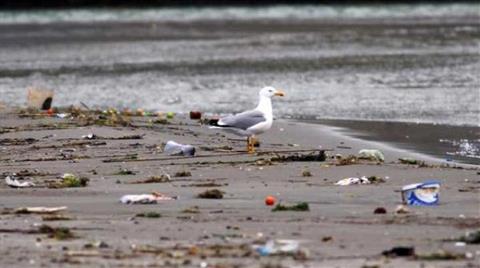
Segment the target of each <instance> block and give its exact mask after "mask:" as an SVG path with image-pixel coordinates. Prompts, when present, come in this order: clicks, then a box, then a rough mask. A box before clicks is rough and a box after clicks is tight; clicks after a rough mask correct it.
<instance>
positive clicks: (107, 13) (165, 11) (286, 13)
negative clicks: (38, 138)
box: [0, 3, 480, 24]
mask: <svg viewBox="0 0 480 268" xmlns="http://www.w3.org/2000/svg"><path fill="white" fill-rule="evenodd" d="M479 10H480V4H478V3H477V4H476V3H469V4H463V3H458V4H416V5H408V4H398V5H358V6H346V5H345V6H343V5H339V6H332V5H313V6H312V5H303V6H281V5H280V6H267V7H215V8H149V9H131V8H128V9H121V8H119V9H71V10H70V9H69V10H40V11H38V10H32V11H0V24H10V23H17V24H18V23H53V22H107V21H114V22H120V21H123V22H131V21H195V20H229V19H231V20H255V19H338V18H341V19H345V18H369V19H372V18H389V19H390V18H415V17H425V16H427V17H442V16H460V17H462V16H479V15H480V14H479V13H480V11H479Z"/></svg>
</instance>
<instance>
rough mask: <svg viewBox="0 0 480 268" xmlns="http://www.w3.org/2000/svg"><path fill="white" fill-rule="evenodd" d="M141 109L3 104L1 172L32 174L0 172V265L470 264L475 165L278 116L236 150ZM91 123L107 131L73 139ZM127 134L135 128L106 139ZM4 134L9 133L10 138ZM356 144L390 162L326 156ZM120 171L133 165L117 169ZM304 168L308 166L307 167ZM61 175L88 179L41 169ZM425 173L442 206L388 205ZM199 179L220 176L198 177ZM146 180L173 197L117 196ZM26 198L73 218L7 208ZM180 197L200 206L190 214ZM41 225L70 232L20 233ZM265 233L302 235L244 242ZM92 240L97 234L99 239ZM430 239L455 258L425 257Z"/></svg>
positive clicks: (200, 128) (145, 188)
mask: <svg viewBox="0 0 480 268" xmlns="http://www.w3.org/2000/svg"><path fill="white" fill-rule="evenodd" d="M149 119H154V118H150V117H132V118H131V120H132V122H131V123H132V125H131V126H125V127H122V126H113V127H107V126H98V125H87V126H79V120H78V119H74V120H70V119H57V118H49V117H45V116H38V117H36V118H30V117H23V118H20V117H19V115H18V114H16V113H10V112H6V111H5V110H4V111H0V122H1V128H0V133H1V134H0V142H1V145H0V150H1V157H0V173H2V174H4V175H6V174H10V173H12V172H17V173H18V172H20V171H23V170H27V171H28V172H30V173H32V174H31V175H30V176H31V177H32V178H33V181H34V182H36V183H37V185H39V186H40V187H38V188H28V189H12V188H9V187H8V186H7V185H6V184H5V182H4V181H3V179H2V180H1V182H0V205H1V207H2V208H1V209H3V213H2V214H1V215H0V218H1V222H2V226H1V227H0V243H1V245H2V246H1V248H0V251H1V252H0V254H1V255H2V258H0V266H2V267H25V266H33V267H38V266H47V267H52V266H53V267H55V266H62V267H69V266H75V267H97V266H128V267H136V266H141V267H145V266H152V267H347V266H348V267H362V266H363V267H407V266H408V267H466V266H470V267H475V265H478V260H479V259H480V252H479V248H478V245H471V244H467V245H466V246H460V247H458V246H455V241H456V240H455V239H456V238H458V237H460V236H462V235H464V234H465V232H466V231H474V230H478V229H479V228H480V213H479V203H480V202H479V201H480V194H479V189H480V175H479V171H480V170H479V168H478V166H466V165H459V164H450V166H445V164H444V163H443V162H442V160H441V159H436V158H432V157H428V156H425V155H421V154H418V153H411V152H408V151H405V150H399V149H396V148H393V147H390V146H388V145H386V144H381V143H378V142H371V141H364V140H359V139H356V138H350V137H347V136H345V135H343V134H341V133H339V132H336V131H334V129H333V128H332V127H328V126H325V125H317V124H306V123H298V122H291V121H285V120H277V121H275V122H274V126H273V128H272V129H271V131H270V132H268V133H266V134H264V135H262V136H261V137H260V139H261V146H260V148H258V153H257V154H255V155H247V154H245V153H242V152H241V151H243V150H245V148H244V147H245V142H244V141H239V140H234V139H232V138H233V137H231V136H227V135H224V134H223V133H219V132H217V131H213V130H210V129H208V127H207V126H206V125H202V124H200V123H199V122H198V121H194V120H190V119H187V118H186V116H182V115H177V116H176V117H175V118H174V119H172V120H168V122H169V123H168V124H160V123H149V122H148V120H149ZM89 133H94V134H96V135H98V136H101V137H104V138H105V139H100V140H85V139H82V135H86V134H89ZM131 135H142V136H141V139H130V140H129V139H124V140H118V139H113V138H118V137H122V136H131ZM27 138H33V139H34V140H26V139H27ZM132 138H133V137H132ZM12 139H17V140H16V143H17V145H13V144H12V143H14V142H13V140H12ZM168 140H175V141H177V142H180V143H188V144H192V145H194V146H196V148H197V156H196V157H193V158H183V157H178V156H167V155H165V154H163V153H162V146H161V145H162V143H164V142H166V141H168ZM228 147H232V148H231V149H230V148H228ZM362 148H372V149H380V150H382V151H383V152H384V154H385V158H386V160H385V162H384V163H377V162H375V161H368V160H361V161H357V162H355V163H354V164H349V165H338V164H339V161H338V160H336V159H334V158H332V157H331V156H335V155H336V154H341V155H342V156H347V155H350V154H356V153H357V152H358V150H359V149H362ZM319 149H323V150H327V151H326V154H327V155H328V157H327V159H326V160H325V161H311V162H299V161H287V162H282V161H277V160H275V158H274V157H275V156H276V154H273V153H272V152H281V153H278V154H279V155H283V156H287V157H288V156H289V155H291V154H292V153H291V152H290V153H288V151H294V150H319ZM269 152H270V153H269ZM305 153H306V152H302V154H305ZM399 157H412V158H415V159H419V160H422V161H425V164H424V165H406V164H401V163H399V162H398V158H399ZM272 158H274V159H272ZM122 169H126V170H130V171H133V173H134V175H119V171H121V170H122ZM307 170H308V171H310V173H311V174H312V176H311V177H304V176H302V173H303V172H304V171H307ZM180 171H189V172H191V176H189V177H174V176H173V175H174V174H175V173H176V172H180ZM163 172H166V173H168V174H170V175H172V178H171V181H170V182H165V183H149V184H129V183H128V182H133V181H136V180H140V179H145V178H148V177H150V176H154V175H157V176H158V175H161V174H162V173H163ZM64 173H74V174H76V175H78V176H84V177H87V178H89V179H90V181H89V184H88V185H87V186H86V187H82V188H60V189H51V188H47V187H46V181H48V180H51V181H59V177H60V176H61V175H62V174H64ZM363 175H365V176H373V175H375V176H377V177H381V178H385V180H386V181H385V182H384V183H379V184H371V185H352V186H343V187H342V186H336V185H334V183H335V182H336V181H338V180H340V179H343V178H346V177H358V176H363ZM432 178H434V179H439V180H440V181H441V183H442V187H441V192H440V205H438V206H434V207H409V213H407V214H396V213H395V208H396V207H397V206H398V205H399V204H401V197H400V192H399V190H400V189H401V187H402V186H403V185H406V184H410V183H415V182H421V181H424V180H426V179H432ZM202 183H203V184H205V183H207V184H212V183H213V184H216V185H217V186H216V187H199V186H201V184H202ZM211 188H216V189H220V190H221V191H224V192H225V196H224V198H223V199H199V198H197V197H196V196H197V194H199V193H200V192H203V191H205V190H206V189H211ZM153 191H157V192H160V193H163V194H166V195H169V196H178V200H172V201H164V202H160V203H159V204H152V205H124V204H120V203H119V199H120V197H121V196H122V195H124V194H140V193H150V192H153ZM267 195H273V196H275V197H276V198H277V199H278V200H280V202H281V203H283V204H296V203H298V202H307V203H308V204H309V207H310V210H309V211H303V212H295V211H289V212H272V211H271V209H272V207H268V206H266V205H265V204H264V198H265V197H266V196H267ZM23 206H67V207H68V209H67V211H66V212H65V213H63V214H65V215H68V216H70V217H72V219H71V220H61V221H44V220H42V218H41V216H40V215H36V214H13V213H10V212H11V211H10V210H9V209H12V208H18V207H23ZM194 206H198V208H193V207H194ZM377 207H384V208H385V209H386V211H387V213H386V214H374V213H373V211H374V210H375V208H377ZM185 209H190V212H192V210H193V211H194V212H198V213H186V212H185ZM144 212H157V213H159V214H161V217H159V218H142V217H138V216H136V215H137V214H138V213H144ZM41 224H48V225H50V226H54V227H60V226H61V227H68V228H70V229H71V231H72V232H73V233H74V234H75V236H76V237H75V238H73V239H67V240H58V239H54V238H48V237H47V235H46V234H39V233H31V232H30V233H28V231H29V230H30V231H32V230H33V231H34V230H38V226H39V225H41ZM269 239H294V240H298V241H300V250H299V251H298V252H296V253H294V254H285V255H282V256H273V255H269V256H260V255H259V254H258V253H257V252H255V251H254V250H252V248H251V246H252V245H253V244H255V243H257V244H260V243H262V242H265V241H267V240H269ZM452 239H453V240H452ZM450 240H452V241H450ZM98 241H103V242H104V245H103V246H98V244H96V242H98ZM88 244H91V245H88ZM105 244H106V246H105ZM396 246H413V247H414V248H415V252H416V254H417V257H415V256H410V257H397V258H393V257H384V256H382V254H381V253H382V251H384V250H388V249H390V248H392V247H396ZM439 250H444V251H446V252H449V253H452V254H454V255H451V256H455V258H454V259H453V260H439V259H438V257H437V258H433V260H423V259H422V256H423V257H425V256H431V255H430V254H432V253H436V252H438V251H439ZM457 254H458V255H457ZM465 256H466V257H465ZM202 263H203V264H202ZM202 265H203V266H202ZM205 265H206V266H205Z"/></svg>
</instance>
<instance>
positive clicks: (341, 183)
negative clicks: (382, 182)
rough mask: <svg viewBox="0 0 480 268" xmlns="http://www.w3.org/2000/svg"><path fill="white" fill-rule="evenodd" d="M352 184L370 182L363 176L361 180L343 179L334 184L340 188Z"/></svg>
mask: <svg viewBox="0 0 480 268" xmlns="http://www.w3.org/2000/svg"><path fill="white" fill-rule="evenodd" d="M352 184H370V181H369V180H368V178H367V177H365V176H363V177H361V178H345V179H342V180H339V181H337V182H336V183H335V185H341V186H346V185H352Z"/></svg>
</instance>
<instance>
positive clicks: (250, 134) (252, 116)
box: [211, 87, 285, 153]
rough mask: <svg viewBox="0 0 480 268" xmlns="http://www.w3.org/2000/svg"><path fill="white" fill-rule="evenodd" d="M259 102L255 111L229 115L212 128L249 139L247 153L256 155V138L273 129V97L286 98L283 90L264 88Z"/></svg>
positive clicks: (260, 93)
mask: <svg viewBox="0 0 480 268" xmlns="http://www.w3.org/2000/svg"><path fill="white" fill-rule="evenodd" d="M258 95H259V101H258V105H257V107H256V108H255V109H253V110H249V111H245V112H242V113H239V114H236V115H229V116H226V117H223V118H221V119H220V120H218V123H217V126H212V127H211V128H219V129H222V130H225V131H228V132H230V133H233V134H236V135H238V136H242V137H247V151H248V153H254V152H255V148H254V142H253V141H254V137H255V135H258V134H261V133H263V132H265V131H267V130H269V129H270V128H271V127H272V123H273V114H272V99H271V98H272V97H273V96H284V95H285V93H283V92H282V91H281V90H277V89H275V88H273V87H264V88H262V89H261V90H260V92H259V93H258Z"/></svg>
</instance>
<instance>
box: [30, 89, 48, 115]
mask: <svg viewBox="0 0 480 268" xmlns="http://www.w3.org/2000/svg"><path fill="white" fill-rule="evenodd" d="M52 100H53V91H52V90H49V89H43V88H36V87H28V88H27V105H28V107H29V108H35V109H40V110H48V109H50V108H51V107H52Z"/></svg>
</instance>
